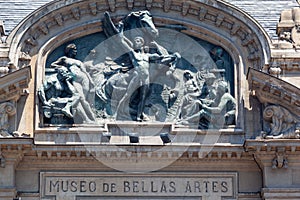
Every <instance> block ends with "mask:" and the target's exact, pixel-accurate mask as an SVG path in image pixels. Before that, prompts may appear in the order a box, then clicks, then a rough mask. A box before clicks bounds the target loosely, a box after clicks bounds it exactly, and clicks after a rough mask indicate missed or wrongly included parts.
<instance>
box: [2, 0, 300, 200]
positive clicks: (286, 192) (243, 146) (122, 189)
mask: <svg viewBox="0 0 300 200" xmlns="http://www.w3.org/2000/svg"><path fill="white" fill-rule="evenodd" d="M228 2H229V3H228ZM228 2H227V1H221V0H208V1H179V0H164V1H160V0H134V1H133V0H126V1H125V0H116V1H115V0H114V1H95V0H87V1H81V0H72V1H34V2H30V3H24V2H21V1H16V0H15V1H13V0H11V1H0V5H2V6H0V7H1V8H0V10H1V9H2V10H3V12H1V13H2V14H0V18H2V20H4V23H3V24H0V25H1V26H0V27H1V29H0V33H1V36H2V43H1V44H0V55H1V56H0V63H1V67H0V136H1V138H0V174H1V176H0V199H1V200H2V199H3V200H12V199H22V200H38V199H40V200H50V199H59V200H61V199H64V200H65V199H66V200H75V199H80V200H81V199H82V200H83V199H95V200H96V199H156V200H157V199H209V200H218V199H220V200H221V199H241V200H258V199H265V200H271V199H272V200H277V199H278V200H279V199H299V198H300V190H299V186H300V171H299V170H300V166H299V162H298V160H299V157H300V154H299V151H300V146H299V137H300V135H299V131H300V118H299V112H300V111H299V106H300V100H299V95H300V92H299V85H300V82H299V81H298V77H299V55H298V51H299V46H300V42H299V38H300V36H299V24H298V23H299V21H300V14H299V13H300V11H299V8H298V4H297V3H296V2H293V1H266V0H264V1H228ZM11 5H14V6H13V7H12V8H8V7H6V6H11ZM40 6H41V7H40ZM8 10H9V11H10V12H7V11H8ZM142 10H147V11H148V12H141V11H142ZM104 13H106V14H104ZM108 13H109V14H108ZM130 13H131V15H138V17H139V18H138V20H141V16H143V17H145V13H146V18H147V20H148V21H146V22H147V23H148V24H146V25H145V23H146V22H145V21H143V23H144V24H143V23H141V24H138V25H139V26H140V27H139V28H140V29H143V28H145V27H147V28H148V29H147V28H146V32H147V31H148V33H149V32H150V33H154V34H156V28H157V29H158V32H159V34H160V35H159V36H158V38H155V39H154V40H151V39H149V41H146V39H144V40H145V41H144V43H146V44H147V45H149V46H148V49H147V48H146V47H145V46H146V45H145V46H144V47H143V49H140V50H141V51H142V50H143V51H147V52H146V53H145V54H142V56H145V55H147V56H148V54H150V53H153V51H157V52H158V51H159V57H160V58H162V60H163V61H161V63H159V64H162V63H163V62H166V59H171V61H172V62H173V61H174V60H176V63H175V64H174V63H172V62H171V61H170V62H169V63H168V64H166V65H167V66H168V68H170V69H172V70H171V71H172V72H170V73H169V71H168V70H166V72H165V74H163V76H160V75H161V74H156V76H155V78H160V79H159V80H160V82H159V81H157V79H155V81H153V79H151V80H152V82H150V83H151V84H150V85H151V87H149V88H150V90H151V94H153V91H154V89H155V90H157V88H156V87H155V86H156V85H159V86H161V85H162V86H161V87H162V88H163V89H161V94H159V95H160V96H159V98H160V99H159V100H161V101H164V103H165V104H166V106H165V107H167V109H166V108H165V107H163V106H161V105H162V104H159V102H160V101H158V100H156V101H155V100H153V99H155V97H157V96H158V95H157V94H155V95H154V96H151V97H152V99H151V98H150V99H151V100H148V99H149V98H148V99H143V98H140V96H142V95H141V94H142V93H138V94H137V97H135V98H140V99H141V101H144V100H145V101H146V103H145V105H144V107H143V110H142V111H143V112H144V111H145V112H146V111H147V115H148V116H149V117H150V121H146V120H145V118H146V117H145V118H142V119H139V117H140V116H139V114H136V113H139V111H138V110H139V108H135V107H134V105H136V104H137V105H138V106H136V107H139V102H135V101H133V103H132V104H133V106H132V107H134V108H132V107H131V106H129V107H130V108H131V109H132V110H134V111H135V112H134V113H135V114H132V113H131V114H130V116H132V115H135V117H133V118H132V119H129V120H128V119H127V118H126V119H125V118H122V117H121V118H118V113H117V114H116V115H117V117H115V116H114V113H113V111H110V110H109V111H107V109H103V105H101V106H102V107H101V106H100V107H101V108H98V107H97V106H96V105H95V107H93V106H94V104H92V103H90V105H91V106H92V109H93V112H95V113H94V114H95V116H93V120H92V123H90V122H88V121H87V120H86V119H83V120H81V121H80V122H79V121H76V119H75V112H79V111H81V114H79V116H81V117H82V115H83V114H87V111H86V107H84V105H85V103H84V102H83V100H82V99H84V98H87V95H86V94H84V95H83V94H82V95H79V100H78V101H80V102H81V105H82V107H76V109H74V107H75V104H72V108H71V109H72V110H64V109H66V107H55V106H54V107H55V108H53V107H52V106H53V105H48V104H47V103H49V101H50V100H51V101H52V100H61V99H63V98H64V99H63V100H64V101H63V103H65V104H67V105H68V102H72V101H75V100H74V98H73V96H70V95H69V94H68V95H65V96H53V95H54V93H53V92H52V93H50V97H49V98H48V96H43V95H42V93H43V92H45V91H44V90H47V89H49V87H50V86H49V87H48V85H47V84H48V83H50V82H51V81H52V82H51V84H53V83H54V85H55V84H56V85H55V87H56V90H57V91H58V90H59V91H60V92H66V88H68V89H70V88H69V87H71V86H66V85H63V84H62V83H61V82H60V81H61V80H62V79H59V76H58V72H57V71H59V70H60V69H62V68H63V67H61V66H60V67H55V66H54V64H57V65H60V64H58V63H61V62H63V61H65V60H66V59H68V58H72V59H71V61H70V62H71V64H70V62H69V63H67V64H65V65H66V66H64V67H66V68H67V67H69V68H68V69H67V70H66V71H68V70H69V71H71V70H70V68H71V67H74V66H75V65H80V66H81V64H82V66H88V70H87V72H86V71H83V70H82V67H81V68H80V70H79V71H80V72H82V71H83V72H84V73H89V76H91V79H92V82H94V83H93V84H95V85H96V86H99V88H102V87H100V86H103V84H102V82H109V81H110V80H119V79H109V78H107V76H104V75H107V73H111V72H112V71H104V68H105V67H107V66H109V67H110V69H112V68H113V69H114V70H115V69H117V70H119V71H118V72H116V73H115V72H114V73H115V74H117V75H118V76H120V77H121V76H124V77H125V78H124V80H126V81H128V79H126V77H127V76H128V77H130V72H128V71H130V70H128V69H127V68H125V67H126V60H125V59H123V58H122V59H123V60H122V59H121V62H120V63H121V64H118V62H117V59H112V58H107V57H109V56H111V55H112V54H111V52H116V51H117V50H118V48H120V47H118V46H117V48H115V47H114V46H113V45H115V42H116V41H117V40H120V41H124V37H128V38H129V40H130V39H131V38H130V37H129V35H128V34H127V33H126V32H125V31H124V34H125V36H124V35H122V31H123V28H122V26H124V27H125V28H126V27H127V26H128V24H126V20H124V17H125V16H127V17H129V14H130ZM149 13H151V14H149ZM26 15H27V17H25V16H26ZM150 18H151V19H150ZM122 20H123V21H122ZM142 20H145V18H143V19H142ZM120 22H121V23H120ZM130 23H131V24H132V23H133V22H132V21H130V22H129V24H130ZM136 23H140V22H139V21H138V22H136ZM152 23H153V24H152ZM143 25H144V26H143ZM151 25H153V26H151ZM143 30H144V29H143ZM149 30H150V31H149ZM113 34H116V35H117V36H118V37H117V38H116V37H115V36H113V37H115V38H114V39H113V40H112V41H113V42H112V43H105V42H106V41H109V38H110V37H108V35H110V36H111V35H113ZM133 34H134V33H133ZM139 34H140V33H139ZM143 34H144V33H143ZM121 36H122V37H121ZM143 36H144V35H143ZM120 38H121V39H120ZM128 38H127V39H128ZM144 38H145V37H144ZM191 38H192V39H191ZM190 41H193V42H190ZM102 42H103V43H102ZM127 42H128V41H127ZM147 42H148V43H147ZM69 43H76V45H77V49H75V50H76V53H77V50H78V55H77V57H78V60H76V62H75V61H74V59H73V57H68V56H67V55H64V54H63V53H64V52H65V53H66V54H67V53H68V52H67V51H64V49H63V48H65V47H66V46H67V44H69ZM128 44H129V42H128V43H127V46H129V47H132V46H130V45H128ZM105 45H106V46H105ZM151 45H152V46H151ZM197 45H198V46H199V45H200V46H201V48H200V47H197V48H196V47H195V46H197ZM124 46H126V44H125V45H124ZM153 46H155V48H154V47H153ZM97 47H99V49H97ZM114 48H115V49H114ZM112 49H114V50H112ZM116 49H117V50H116ZM153 49H154V50H153ZM73 50H74V49H73ZM220 50H222V51H220ZM90 52H92V53H93V52H94V53H96V57H93V58H92V59H91V58H90V57H89V56H92V55H91V54H90ZM157 52H155V53H157ZM220 52H221V53H220ZM126 53H128V52H126ZM131 53H132V54H135V53H138V51H137V49H134V50H132V52H131ZM218 53H220V54H218ZM108 55H109V56H108ZM130 55H131V54H130ZM156 57H157V56H156ZM86 58H87V59H86ZM130 58H131V59H132V57H130ZM134 58H136V57H134ZM147 58H148V57H147ZM172 59H174V60H172ZM179 59H181V60H180V61H178V60H179ZM197 59H198V60H197ZM199 59H200V61H199ZM139 61H140V60H135V61H132V63H134V62H137V63H138V62H139ZM147 62H148V61H147ZM53 63H54V64H53ZM78 63H79V64H78ZM149 63H150V61H149ZM149 63H147V64H149ZM170 63H171V64H170ZM199 63H200V64H199ZM164 64H165V63H164ZM133 65H134V64H133ZM155 65H156V67H157V66H159V67H160V65H158V64H157V62H156V63H155ZM173 65H174V66H175V65H176V66H175V67H174V68H173ZM53 66H54V67H53ZM120 66H121V67H120ZM134 66H135V65H134ZM144 66H145V65H144ZM93 67H95V68H96V67H98V68H97V69H98V70H99V69H100V70H102V71H101V73H102V74H101V73H100V75H101V76H100V75H99V76H98V75H97V76H93V75H94V74H93V73H92V70H91V69H94V68H93ZM135 67H136V66H135ZM159 69H160V70H162V69H163V68H159ZM122 70H123V71H122ZM126 70H128V71H126ZM69 71H68V72H69ZM103 71H104V72H103ZM115 71H116V70H115ZM187 71H189V73H190V74H192V75H193V76H195V77H198V79H197V80H198V82H197V83H203V81H202V80H206V79H207V80H208V79H209V78H207V77H209V76H212V75H211V74H213V76H214V78H215V79H219V82H222V81H223V82H227V83H228V85H229V88H227V89H228V91H227V94H226V95H224V98H225V97H227V100H228V99H229V98H232V99H234V103H235V104H234V108H232V109H231V110H229V111H234V113H233V114H232V115H231V116H233V118H234V120H233V121H231V123H228V124H227V123H225V124H223V121H222V120H223V118H226V117H228V115H227V113H226V114H225V113H224V114H223V115H217V114H212V113H214V112H216V110H217V109H216V108H217V107H219V106H220V105H214V106H211V105H208V104H207V105H206V104H205V105H204V103H203V101H204V99H200V98H198V97H197V98H198V99H195V98H194V96H186V97H187V99H190V98H191V97H193V98H194V99H193V100H192V101H189V103H187V104H186V105H187V106H191V105H197V108H198V107H200V111H199V110H197V111H195V109H190V107H188V108H186V109H182V111H180V109H179V108H181V107H180V106H178V107H176V105H177V104H176V101H175V103H174V102H173V103H172V101H171V100H172V98H173V97H174V96H175V97H176V98H175V99H177V100H178V101H179V103H178V104H181V102H184V100H185V98H184V97H183V95H184V94H186V93H184V91H185V90H186V89H188V86H190V85H191V84H190V85H188V84H187V83H188V82H189V80H188V78H186V79H184V78H183V75H186V72H187ZM208 71H209V72H210V73H208ZM77 72H78V71H77ZM72 73H74V74H75V71H72ZM78 73H79V72H78ZM135 73H139V71H136V72H135ZM74 74H73V75H74ZM103 74H104V75H103ZM115 74H113V75H115ZM133 74H134V73H133ZM170 74H171V75H170ZM224 74H225V75H224ZM54 75H57V76H54ZM81 75H82V74H81ZM102 75H103V76H102ZM77 76H78V77H80V76H79V75H78V74H77ZM83 76H84V75H82V77H83ZM216 76H217V77H216ZM74 77H75V75H74V76H73V77H68V79H67V78H66V79H67V80H66V79H64V80H66V82H65V83H64V84H68V81H69V79H71V80H72V81H71V83H72V84H71V85H73V86H75V82H76V81H75V80H76V79H75V78H74ZM99 77H100V78H99ZM132 77H133V78H135V76H132ZM199 77H200V78H199ZM55 78H56V79H55ZM54 79H55V80H54ZM171 79H172V81H173V82H172V81H171ZM53 80H54V82H53ZM103 80H105V81H103ZM137 80H139V81H143V80H140V79H137ZM184 80H185V81H184ZM199 80H200V81H199ZM201 81H202V82H201ZM100 83H101V84H100ZM57 84H59V85H57ZM111 84H112V85H111V86H112V87H115V88H117V86H119V85H116V84H115V82H112V83H111ZM160 84H161V85H160ZM193 84H194V83H193ZM205 84H206V83H205ZM128 85H130V84H128ZM81 86H86V85H85V84H83V83H82V84H81ZM96 86H95V87H88V90H89V92H91V91H94V90H96V94H97V95H98V96H97V95H96V97H99V93H100V92H98V93H97V89H99V88H97V87H96ZM193 86H195V87H196V86H197V84H196V85H195V84H194V85H193ZM198 86H199V84H198ZM201 87H202V90H203V88H204V86H203V85H202V86H201ZM207 87H208V88H209V86H207ZM41 88H42V89H41ZM153 88H154V89H153ZM121 89H122V88H121ZM129 89H130V88H126V91H127V92H128V91H129ZM198 89H199V88H198ZM99 90H100V89H99ZM207 90H209V89H207ZM215 90H216V91H214V92H216V93H218V92H219V91H220V89H216V88H215ZM119 91H122V90H119ZM76 92H78V89H76ZM193 92H197V90H195V89H193ZM71 93H72V92H71ZM74 93H75V92H74ZM74 93H72V94H71V95H74ZM212 93H213V92H212ZM193 94H194V93H193ZM76 95H77V93H76ZM126 95H127V93H126V92H125V95H124V96H126ZM180 95H182V96H180ZM214 95H217V94H214ZM100 97H103V96H102V95H101V94H100ZM147 97H149V96H147ZM222 97H223V96H222ZM118 98H119V99H117V101H116V104H117V105H120V102H118V100H119V101H120V99H121V100H124V98H122V97H118ZM45 99H46V100H45ZM66 99H67V100H66ZM75 99H76V98H75ZM170 99H171V100H170ZM44 100H45V101H44ZM102 100H103V99H102ZM106 100H107V99H106ZM109 100H110V103H111V102H113V100H115V99H113V97H110V99H109ZM147 100H148V101H147ZM200 100H201V101H200ZM205 100H207V99H205ZM210 100H211V99H210ZM213 101H214V103H215V104H217V103H216V101H217V98H214V99H213ZM66 102H67V103H66ZM82 102H83V103H82ZM95 102H96V103H97V101H95ZM106 102H107V101H106ZM149 102H150V103H149ZM195 102H197V103H195ZM220 102H221V100H220ZM60 103H61V104H62V101H61V102H60ZM72 103H73V102H72ZM96 103H95V104H96ZM118 103H119V104H118ZM147 103H148V104H151V105H148V104H147ZM65 104H64V105H65ZM104 104H105V103H104ZM111 104H112V103H111ZM152 104H153V105H156V107H155V106H153V105H152ZM170 104H172V105H170ZM212 104H213V103H212ZM220 104H221V103H220ZM158 105H160V106H161V107H159V106H158ZM76 106H77V104H76ZM147 106H148V107H147ZM151 106H152V107H151ZM104 107H105V106H104ZM111 107H112V106H111ZM111 107H110V108H111ZM116 107H117V108H119V106H116ZM49 108H51V109H49ZM105 108H106V107H105ZM145 108H147V109H148V110H147V109H145ZM154 108H155V109H154ZM193 108H194V107H193ZM54 109H56V110H58V111H57V112H55V111H54ZM128 109H129V108H128ZM205 109H206V110H207V112H206V115H208V114H212V115H209V117H207V118H205V117H203V118H200V119H197V120H198V121H197V123H196V126H193V124H192V122H191V121H189V120H187V119H190V118H191V115H192V114H197V115H200V113H202V112H201V111H203V110H205ZM112 110H113V109H112ZM136 110H137V111H136ZM174 110H175V111H174ZM163 111H164V112H165V113H164V112H163ZM208 111H209V112H208ZM104 112H105V113H104ZM128 112H129V111H128ZM143 112H142V114H144V113H143ZM178 112H181V113H180V114H177V113H178ZM184 112H185V115H186V116H187V117H186V118H184V117H183V116H184V114H183V113H184ZM192 112H194V113H192ZM103 113H104V114H103ZM218 114H220V113H218ZM54 115H55V116H54ZM170 115H171V117H170ZM162 116H165V117H162ZM201 116H202V115H201ZM216 116H219V118H217V119H216ZM151 117H152V118H151ZM202 119H203V120H204V119H205V120H206V121H204V122H203V121H201V120H202ZM213 120H215V121H213ZM199 121H200V122H201V123H200V122H199ZM207 121H208V122H207ZM218 121H222V124H221V126H214V125H216V124H217V122H218ZM193 122H194V121H193ZM198 122H199V124H198ZM203 123H205V125H207V123H208V125H207V126H205V128H203V126H201V125H203ZM214 123H215V124H214ZM210 124H212V126H209V125H210Z"/></svg>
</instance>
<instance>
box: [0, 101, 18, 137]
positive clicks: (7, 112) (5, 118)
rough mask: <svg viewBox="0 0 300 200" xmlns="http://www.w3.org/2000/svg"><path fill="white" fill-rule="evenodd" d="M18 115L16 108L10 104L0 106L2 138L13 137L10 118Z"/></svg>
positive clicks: (0, 134) (0, 133)
mask: <svg viewBox="0 0 300 200" xmlns="http://www.w3.org/2000/svg"><path fill="white" fill-rule="evenodd" d="M15 114H16V108H15V106H14V105H13V104H12V103H10V102H4V103H1V104H0V136H2V137H8V136H11V134H10V131H9V128H10V124H9V117H11V116H13V115H15Z"/></svg>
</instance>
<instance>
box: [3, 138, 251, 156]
mask: <svg viewBox="0 0 300 200" xmlns="http://www.w3.org/2000/svg"><path fill="white" fill-rule="evenodd" d="M0 150H1V152H2V153H5V154H11V153H13V154H16V153H18V154H22V155H27V156H34V157H36V158H37V159H54V160H57V159H58V160H61V159H71V160H72V159H75V160H76V159H90V158H93V157H95V158H97V157H106V158H107V159H112V160H120V159H122V160H127V159H141V160H144V159H146V160H147V159H150V158H152V159H163V160H164V159H166V160H168V159H174V158H179V157H181V158H183V159H188V160H194V159H208V160H219V159H222V160H226V159H242V158H246V159H249V156H248V154H247V153H245V152H244V147H243V145H239V144H229V143H215V144H213V145H209V144H200V143H195V142H191V143H184V142H182V143H180V142H176V143H170V144H165V145H137V144H127V145H113V144H108V143H106V144H105V143H102V144H99V145H90V144H86V145H84V144H82V145H72V144H69V145H59V144H57V145H54V144H52V145H41V144H34V143H33V139H32V138H3V139H1V140H0Z"/></svg>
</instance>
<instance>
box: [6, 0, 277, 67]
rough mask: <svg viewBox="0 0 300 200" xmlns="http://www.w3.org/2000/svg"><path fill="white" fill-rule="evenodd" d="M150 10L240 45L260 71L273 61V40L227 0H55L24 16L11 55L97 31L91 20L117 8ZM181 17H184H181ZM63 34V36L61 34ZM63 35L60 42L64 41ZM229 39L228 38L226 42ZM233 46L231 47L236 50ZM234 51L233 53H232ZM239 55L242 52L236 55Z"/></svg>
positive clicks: (196, 31)
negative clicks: (74, 34)
mask: <svg viewBox="0 0 300 200" xmlns="http://www.w3.org/2000/svg"><path fill="white" fill-rule="evenodd" d="M141 9H148V10H150V11H151V13H153V17H154V21H155V23H159V22H166V20H162V21H161V20H160V19H163V18H165V19H171V21H176V22H181V23H187V24H190V25H191V29H190V30H187V32H188V33H189V34H196V35H197V36H198V37H202V38H204V39H207V40H209V37H208V36H210V37H213V38H212V39H211V41H213V42H214V43H220V44H223V46H224V47H228V44H229V43H231V44H234V45H231V46H232V47H233V46H235V47H238V48H237V51H238V52H233V57H234V56H236V55H240V56H241V57H242V59H243V60H245V61H244V62H245V66H247V67H248V66H251V67H253V68H256V69H259V68H261V67H262V66H263V65H264V64H266V63H267V62H268V60H269V56H270V48H269V45H270V44H271V41H270V39H269V37H268V36H267V34H266V33H265V31H264V30H263V29H262V27H260V25H259V24H258V23H257V22H256V21H255V20H254V19H252V18H251V17H250V16H249V15H247V13H245V12H243V11H242V10H240V9H238V8H236V7H234V6H232V5H231V4H228V3H226V2H225V1H215V0H211V1H207V2H206V1H205V2H203V1H184V2H182V1H172V0H165V1H164V2H155V1H151V2H149V1H134V2H132V3H131V2H127V1H124V2H120V3H116V2H114V1H112V2H110V3H107V1H95V0H89V1H80V0H76V1H66V2H65V1H55V2H52V3H49V4H47V5H45V6H43V7H42V8H40V9H38V10H36V11H35V12H33V13H32V14H31V15H29V16H28V17H27V18H26V19H25V20H23V21H22V22H21V23H20V24H19V25H18V26H17V27H16V28H15V29H14V30H13V32H12V33H11V34H10V36H9V37H8V39H7V43H9V44H10V54H9V57H10V59H11V60H12V61H14V62H16V63H18V57H20V52H26V53H29V55H30V56H33V55H36V54H37V53H38V51H39V50H40V48H41V47H42V46H43V45H44V44H45V43H46V42H47V41H48V40H49V39H50V38H52V37H54V36H55V37H56V38H58V39H59V38H60V39H61V38H63V37H65V36H69V35H66V30H73V31H76V29H77V28H79V27H84V31H86V32H85V33H84V32H83V33H82V34H87V33H90V32H92V31H91V30H89V29H90V28H95V29H97V27H93V26H90V25H89V24H92V23H93V22H94V23H99V26H98V30H95V31H100V23H101V22H100V21H101V18H102V14H103V12H104V11H107V10H109V11H113V14H112V15H116V16H118V17H121V16H122V15H123V16H124V15H125V14H126V13H128V12H129V11H131V10H141ZM179 16H180V17H179ZM59 36H60V37H59ZM60 39H59V40H58V41H57V42H58V43H60ZM226 40H227V41H226ZM232 47H230V48H227V49H228V50H231V48H232ZM229 52H231V51H229ZM236 57H237V56H236Z"/></svg>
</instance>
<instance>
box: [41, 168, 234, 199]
mask: <svg viewBox="0 0 300 200" xmlns="http://www.w3.org/2000/svg"><path fill="white" fill-rule="evenodd" d="M236 193H237V174H236V173H232V172H228V173H207V172H205V173H204V172H202V173H181V174H175V173H164V174H161V173H149V174H122V173H117V174H115V173H114V174H111V173H90V172H89V173H77V172H41V174H40V194H41V199H43V200H46V199H47V200H48V199H53V200H59V199H64V200H75V199H76V200H78V199H82V200H83V199H95V200H96V199H111V198H113V199H130V197H134V199H139V198H141V199H145V197H147V199H163V197H172V199H177V198H178V199H180V198H181V199H182V197H184V199H207V200H208V199H212V200H221V199H223V198H224V199H225V198H226V199H236V198H237V194H236ZM173 197H174V198H173ZM200 197H201V198H200Z"/></svg>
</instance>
